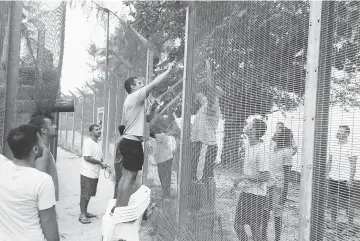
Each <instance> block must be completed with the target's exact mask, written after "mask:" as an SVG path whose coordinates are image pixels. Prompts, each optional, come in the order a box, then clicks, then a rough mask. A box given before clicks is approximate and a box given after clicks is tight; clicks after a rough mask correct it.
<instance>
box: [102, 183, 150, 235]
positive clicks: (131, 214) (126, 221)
mask: <svg viewBox="0 0 360 241" xmlns="http://www.w3.org/2000/svg"><path fill="white" fill-rule="evenodd" d="M150 194H151V190H150V188H148V187H146V186H144V185H142V186H141V187H140V188H139V189H138V190H137V191H136V192H135V193H134V194H132V195H131V197H130V200H129V205H128V206H126V207H118V208H115V210H114V213H113V214H112V215H111V214H110V213H111V209H112V208H113V207H114V206H115V203H116V199H111V200H109V203H108V206H107V208H106V213H105V214H104V216H103V218H102V224H101V233H102V237H103V241H113V240H126V241H139V229H140V224H141V220H142V216H143V214H144V212H145V210H146V209H147V207H148V206H149V204H150Z"/></svg>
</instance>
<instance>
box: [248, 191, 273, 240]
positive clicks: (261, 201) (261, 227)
mask: <svg viewBox="0 0 360 241" xmlns="http://www.w3.org/2000/svg"><path fill="white" fill-rule="evenodd" d="M252 197H253V198H252V199H253V202H252V207H251V208H253V212H252V217H251V219H252V222H251V224H249V225H250V227H251V232H252V235H253V240H254V241H262V240H267V227H268V222H269V217H270V210H269V208H268V205H267V203H268V200H267V197H266V196H258V195H253V196H252Z"/></svg>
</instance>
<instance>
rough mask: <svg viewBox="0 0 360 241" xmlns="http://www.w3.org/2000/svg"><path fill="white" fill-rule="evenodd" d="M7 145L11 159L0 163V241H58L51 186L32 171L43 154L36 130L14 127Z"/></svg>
mask: <svg viewBox="0 0 360 241" xmlns="http://www.w3.org/2000/svg"><path fill="white" fill-rule="evenodd" d="M7 142H8V144H9V147H10V149H11V151H12V153H13V155H14V159H13V161H12V162H11V161H2V162H1V163H0V190H1V191H0V240H4V241H5V240H6V241H7V240H9V241H10V240H11V241H12V240H14V241H15V240H39V241H46V240H53V241H58V240H60V236H59V230H58V224H57V220H56V211H55V204H56V201H55V189H54V182H53V181H52V178H51V177H50V176H49V175H48V174H46V173H44V172H41V171H39V170H37V169H36V168H35V160H36V159H37V158H39V157H41V156H42V153H43V144H42V142H41V137H40V130H39V128H37V127H36V126H34V125H23V126H20V127H17V128H15V129H13V130H11V131H10V133H9V135H8V137H7Z"/></svg>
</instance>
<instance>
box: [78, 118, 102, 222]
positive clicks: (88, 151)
mask: <svg viewBox="0 0 360 241" xmlns="http://www.w3.org/2000/svg"><path fill="white" fill-rule="evenodd" d="M89 133H90V138H88V139H87V140H86V141H85V142H84V146H83V159H82V160H81V168H80V188H81V192H80V211H81V214H80V217H79V222H81V223H82V224H89V223H91V221H90V220H89V218H94V217H96V215H94V214H91V213H88V212H87V208H88V205H89V202H90V198H91V197H94V196H95V195H96V190H97V185H98V181H99V175H100V168H102V169H105V168H106V164H105V163H104V162H103V152H102V149H101V144H100V143H99V137H100V136H101V130H100V127H99V126H98V125H95V124H94V125H91V126H90V127H89Z"/></svg>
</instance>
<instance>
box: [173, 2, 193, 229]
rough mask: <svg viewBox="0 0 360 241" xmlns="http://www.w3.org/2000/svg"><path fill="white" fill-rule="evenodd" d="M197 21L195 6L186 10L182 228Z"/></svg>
mask: <svg viewBox="0 0 360 241" xmlns="http://www.w3.org/2000/svg"><path fill="white" fill-rule="evenodd" d="M195 20H196V12H195V7H194V5H193V4H190V5H189V6H188V7H187V10H186V29H185V57H184V78H183V98H182V112H181V113H182V124H181V125H182V128H181V143H180V164H179V172H180V174H179V183H180V188H178V198H179V201H178V208H177V217H178V223H179V225H180V226H184V225H185V221H186V214H187V203H188V193H189V185H190V165H189V163H190V162H189V160H190V159H191V151H190V141H189V140H190V135H191V130H190V128H191V105H192V98H191V92H192V76H193V53H194V44H195V38H194V37H195V36H194V35H195Z"/></svg>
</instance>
